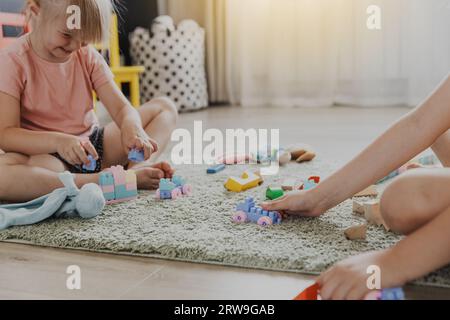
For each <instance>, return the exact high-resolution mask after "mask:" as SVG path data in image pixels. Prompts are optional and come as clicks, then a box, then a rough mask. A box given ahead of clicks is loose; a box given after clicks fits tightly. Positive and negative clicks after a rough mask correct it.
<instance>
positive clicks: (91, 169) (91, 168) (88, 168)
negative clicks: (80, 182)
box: [83, 155, 97, 171]
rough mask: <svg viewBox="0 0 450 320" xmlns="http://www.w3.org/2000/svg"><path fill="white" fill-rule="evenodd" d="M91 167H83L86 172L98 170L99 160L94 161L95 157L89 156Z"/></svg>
mask: <svg viewBox="0 0 450 320" xmlns="http://www.w3.org/2000/svg"><path fill="white" fill-rule="evenodd" d="M88 159H89V165H85V164H84V165H83V169H84V170H86V171H95V169H96V168H97V160H95V159H94V157H93V156H91V155H88Z"/></svg>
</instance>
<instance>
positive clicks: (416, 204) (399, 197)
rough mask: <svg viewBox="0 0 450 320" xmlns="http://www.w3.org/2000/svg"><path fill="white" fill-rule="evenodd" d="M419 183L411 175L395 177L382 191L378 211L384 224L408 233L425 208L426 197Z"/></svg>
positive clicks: (396, 230) (399, 231) (395, 230)
mask: <svg viewBox="0 0 450 320" xmlns="http://www.w3.org/2000/svg"><path fill="white" fill-rule="evenodd" d="M421 184H423V181H422V182H420V181H418V179H417V177H414V176H413V175H409V174H404V175H403V176H400V177H398V178H397V179H395V180H394V181H393V182H392V183H391V184H390V185H389V186H388V187H387V188H386V189H385V191H384V192H383V194H382V196H381V201H380V211H381V216H382V217H383V219H384V221H385V223H386V225H387V226H388V227H389V228H390V229H391V230H392V231H394V232H398V233H402V234H405V233H408V232H409V231H410V230H411V226H412V225H414V224H415V223H416V220H417V219H418V218H419V217H420V216H421V215H422V214H423V213H424V212H425V211H424V210H426V197H425V195H424V194H422V191H421V189H422V188H421Z"/></svg>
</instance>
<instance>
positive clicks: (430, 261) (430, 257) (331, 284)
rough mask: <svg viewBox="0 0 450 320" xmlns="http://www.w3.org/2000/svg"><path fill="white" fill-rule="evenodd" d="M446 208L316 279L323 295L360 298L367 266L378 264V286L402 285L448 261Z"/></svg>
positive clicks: (448, 212) (448, 215)
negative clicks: (382, 246)
mask: <svg viewBox="0 0 450 320" xmlns="http://www.w3.org/2000/svg"><path fill="white" fill-rule="evenodd" d="M449 230H450V208H448V209H447V210H445V211H444V212H443V213H442V214H441V215H439V216H437V217H436V218H435V219H434V220H432V221H431V222H429V223H428V224H427V225H425V226H423V227H422V228H420V229H418V230H417V231H415V232H414V233H412V234H411V235H409V236H408V237H407V238H405V239H403V240H402V241H400V242H399V243H397V244H396V245H395V246H394V247H392V248H389V249H386V250H383V251H377V252H369V253H365V254H362V255H359V256H355V257H350V258H348V259H346V260H344V261H341V262H339V263H337V264H336V265H335V266H333V267H331V268H330V269H329V270H327V271H326V272H324V273H323V274H322V275H321V276H320V277H319V278H318V279H317V283H318V284H319V286H320V295H321V297H322V298H323V299H333V300H342V299H349V300H356V299H363V298H364V297H365V296H366V294H367V293H369V291H370V290H369V288H368V287H367V280H368V278H369V276H371V274H368V273H367V270H368V267H369V266H378V267H379V268H380V273H381V274H380V276H381V286H382V288H393V287H398V286H403V285H404V284H405V283H407V282H409V281H412V280H415V279H418V278H420V277H422V276H425V275H426V274H428V273H430V272H432V271H434V270H437V269H439V268H441V267H444V266H446V265H448V264H449V263H450V232H449Z"/></svg>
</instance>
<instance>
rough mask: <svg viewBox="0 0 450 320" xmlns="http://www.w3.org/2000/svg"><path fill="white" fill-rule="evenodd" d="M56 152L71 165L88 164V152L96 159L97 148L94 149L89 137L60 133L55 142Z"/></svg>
mask: <svg viewBox="0 0 450 320" xmlns="http://www.w3.org/2000/svg"><path fill="white" fill-rule="evenodd" d="M56 152H57V153H58V154H59V155H60V156H61V158H63V159H64V160H65V161H67V162H68V163H70V164H71V165H73V166H76V165H83V164H85V165H89V162H90V161H89V159H88V157H87V155H88V154H90V155H91V156H93V157H94V159H95V160H98V154H97V150H95V148H94V146H93V145H92V143H91V142H90V141H89V139H83V138H80V137H76V136H72V135H68V134H63V135H60V136H59V137H58V139H57V142H56ZM86 152H87V153H86Z"/></svg>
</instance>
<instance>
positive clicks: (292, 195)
mask: <svg viewBox="0 0 450 320" xmlns="http://www.w3.org/2000/svg"><path fill="white" fill-rule="evenodd" d="M318 204H319V202H318V201H317V200H315V194H314V189H312V190H308V191H292V192H289V193H287V194H286V195H284V196H283V197H281V198H278V199H276V200H274V201H266V202H263V203H262V205H261V207H262V208H263V209H264V210H270V211H280V212H281V213H283V214H287V215H300V216H305V217H318V216H320V215H321V214H322V213H323V212H324V210H322V209H320V208H319V206H318Z"/></svg>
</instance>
